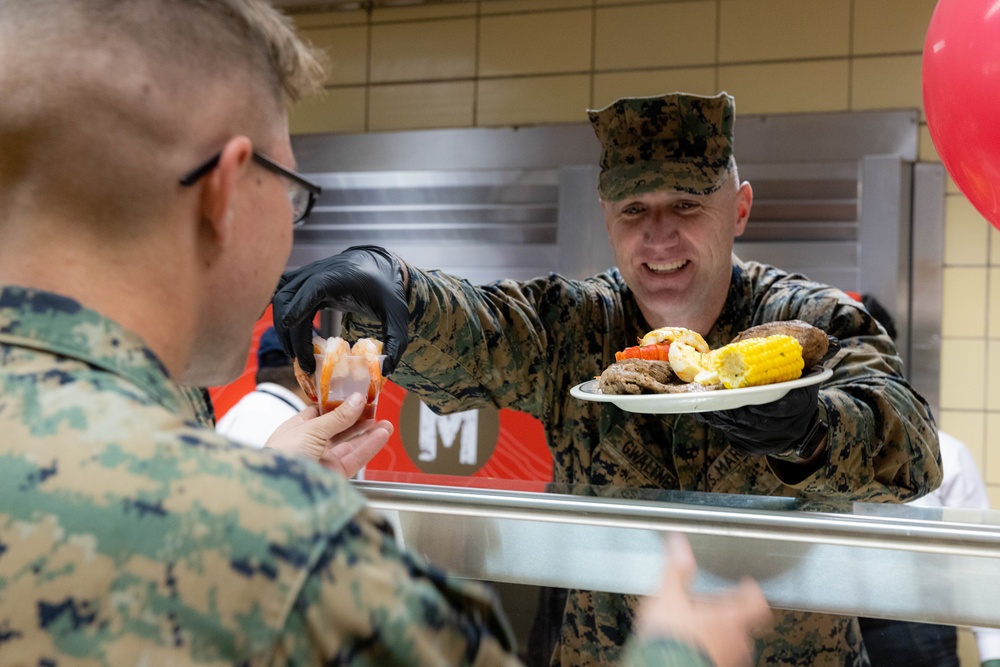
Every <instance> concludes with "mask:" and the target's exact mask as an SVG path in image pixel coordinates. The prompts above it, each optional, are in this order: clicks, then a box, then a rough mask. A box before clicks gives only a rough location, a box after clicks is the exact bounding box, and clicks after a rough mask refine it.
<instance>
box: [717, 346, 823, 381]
mask: <svg viewBox="0 0 1000 667" xmlns="http://www.w3.org/2000/svg"><path fill="white" fill-rule="evenodd" d="M710 358H711V360H712V362H713V363H714V364H715V370H716V372H717V373H718V374H719V379H720V380H721V381H722V384H723V386H725V387H726V389H738V388H740V387H756V386H758V385H762V384H772V383H774V382H785V381H786V380H795V379H798V378H799V377H801V375H802V367H803V365H804V363H803V361H802V345H800V344H799V341H797V340H796V339H795V338H793V337H792V336H785V335H780V334H779V335H774V336H767V337H765V338H750V339H748V340H743V341H739V342H738V343H730V344H729V345H726V346H725V347H721V348H719V349H718V350H715V351H714V352H713V353H712V354H711V355H710Z"/></svg>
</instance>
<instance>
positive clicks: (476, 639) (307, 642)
mask: <svg viewBox="0 0 1000 667" xmlns="http://www.w3.org/2000/svg"><path fill="white" fill-rule="evenodd" d="M287 630H288V631H287V632H285V633H284V634H285V642H286V647H285V648H286V657H287V659H288V663H289V664H300V665H301V664H336V665H407V666H416V667H419V666H420V665H469V666H471V665H517V664H520V663H519V662H518V661H517V658H516V657H515V653H514V640H513V634H512V632H511V630H510V627H509V625H508V623H507V619H506V617H504V615H503V612H502V611H501V609H500V607H499V604H498V602H497V599H496V597H495V595H494V594H493V593H492V591H491V589H489V588H487V587H486V586H484V585H482V584H480V583H478V582H475V581H470V580H461V579H457V578H455V577H453V576H451V575H448V574H446V573H444V572H442V571H440V570H438V569H436V568H434V567H433V566H431V565H428V564H426V563H425V562H423V561H422V560H421V559H420V558H419V557H417V556H415V555H412V554H410V553H407V552H405V551H401V550H400V549H399V548H398V546H397V543H396V541H395V540H394V539H393V537H392V533H391V529H390V528H389V526H388V524H387V523H386V522H385V521H384V520H383V519H381V518H380V517H379V516H377V515H376V514H375V513H374V512H373V511H372V510H370V509H365V510H363V511H362V512H361V513H359V514H358V515H356V516H355V517H354V518H353V519H352V520H351V521H350V522H349V523H348V524H347V526H346V527H345V528H344V530H342V531H340V533H339V534H338V535H337V536H336V537H335V538H333V539H331V540H329V541H328V543H327V544H326V546H325V549H324V552H323V553H322V554H321V555H320V557H319V559H318V561H317V564H316V566H315V567H314V568H313V571H312V572H311V573H310V575H309V577H308V579H307V580H306V582H305V584H304V586H303V588H302V591H301V593H300V595H299V598H298V600H297V601H296V603H295V608H294V609H293V610H292V614H291V615H290V617H289V627H288V629H287ZM317 654H318V655H317Z"/></svg>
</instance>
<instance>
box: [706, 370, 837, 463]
mask: <svg viewBox="0 0 1000 667" xmlns="http://www.w3.org/2000/svg"><path fill="white" fill-rule="evenodd" d="M818 411H819V385H818V384H814V385H810V386H808V387H801V388H799V389H791V390H789V392H788V393H787V394H785V395H784V396H782V397H781V398H779V399H778V400H776V401H773V402H771V403H764V404H762V405H747V406H745V407H742V408H734V409H732V410H719V411H717V412H696V413H694V418H695V419H697V420H698V421H700V422H702V423H704V424H708V425H709V426H711V427H713V428H715V429H718V430H719V431H722V432H723V433H725V434H726V438H728V439H729V443H730V444H731V445H732V446H733V447H736V448H737V449H739V450H740V451H742V452H744V453H746V454H749V455H751V456H762V455H766V454H783V453H785V452H788V451H790V450H793V449H795V448H797V447H799V446H801V445H802V444H803V440H805V438H806V436H807V435H809V433H810V431H811V429H812V427H813V423H814V420H815V419H816V418H817V412H818Z"/></svg>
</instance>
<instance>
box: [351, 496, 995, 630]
mask: <svg viewBox="0 0 1000 667" xmlns="http://www.w3.org/2000/svg"><path fill="white" fill-rule="evenodd" d="M355 485H356V486H357V487H358V488H359V490H360V491H362V493H364V494H365V495H366V496H367V498H368V500H369V502H370V504H371V505H372V506H373V507H374V508H375V509H377V510H379V511H381V512H383V513H384V514H385V515H386V516H387V517H388V518H389V519H390V521H391V522H393V523H394V524H395V527H396V531H397V535H398V536H400V538H401V541H402V543H403V544H404V545H405V547H406V548H408V549H411V550H415V551H417V552H420V553H422V554H423V555H424V556H425V557H427V558H428V559H430V560H431V561H432V562H434V563H435V564H437V565H439V566H442V567H446V568H448V569H450V570H452V571H454V572H457V573H459V574H460V575H462V576H466V577H470V578H475V579H483V580H489V581H499V582H513V583H521V584H533V585H546V586H556V587H562V588H580V589H585V590H603V591H608V592H615V593H630V594H645V593H649V592H651V591H652V590H654V589H655V588H656V585H657V583H658V579H659V575H660V572H661V568H662V566H663V555H662V539H663V537H664V535H665V534H666V533H668V532H682V533H685V534H687V535H688V536H689V538H690V539H691V543H692V547H693V549H694V551H695V556H696V558H697V560H698V564H699V569H700V573H699V576H698V579H697V580H696V582H695V589H696V590H699V591H702V592H711V591H715V590H719V589H723V588H728V587H730V586H733V585H735V584H736V583H737V582H738V581H739V579H740V578H741V577H743V576H751V577H753V578H755V579H756V580H757V581H758V582H759V583H760V585H761V588H762V589H763V591H764V595H765V597H766V598H767V599H768V602H769V604H771V605H772V606H774V607H778V608H786V609H797V610H802V611H816V612H825V613H834V614H847V615H864V616H872V617H882V618H900V619H904V620H912V621H921V622H933V623H945V624H949V625H982V626H990V625H993V626H1000V610H998V609H997V608H996V604H995V601H996V600H997V599H1000V597H998V596H1000V518H998V517H1000V512H971V511H970V512H967V513H966V514H965V515H964V519H965V521H966V523H956V522H949V521H945V519H946V518H949V517H948V516H947V514H946V513H945V512H943V511H942V510H940V509H934V508H915V507H907V506H886V505H873V504H866V503H856V504H847V505H844V506H841V507H839V508H835V509H836V510H839V511H843V512H845V513H844V514H837V513H833V511H830V512H823V511H819V512H811V511H803V510H801V509H795V507H797V505H796V503H795V501H794V500H792V499H790V498H763V497H762V498H757V497H751V496H723V497H719V496H714V497H713V496H712V494H691V493H685V492H663V493H661V494H656V495H658V496H659V498H657V499H648V497H644V498H638V499H627V498H614V497H612V498H604V497H584V496H579V495H557V494H534V493H523V492H513V491H496V490H483V489H458V488H447V487H422V486H416V485H406V484H388V483H375V482H356V483H355ZM609 491H610V492H612V493H618V494H623V493H628V492H629V491H636V490H626V489H611V490H609ZM591 492H592V493H594V492H596V493H601V492H602V491H601V490H600V489H592V491H591ZM636 493H637V494H642V493H643V492H639V491H636ZM685 496H691V497H694V496H698V497H695V498H694V500H693V502H684V500H685ZM709 497H711V500H714V501H715V502H717V503H718V504H717V505H711V504H709V502H711V500H709ZM783 506H784V507H783ZM736 554H738V556H739V557H738V558H734V555H736Z"/></svg>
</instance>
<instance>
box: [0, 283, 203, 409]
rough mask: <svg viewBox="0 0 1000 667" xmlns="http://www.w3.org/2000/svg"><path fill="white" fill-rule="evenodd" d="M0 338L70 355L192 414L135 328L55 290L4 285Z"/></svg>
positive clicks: (0, 295)
mask: <svg viewBox="0 0 1000 667" xmlns="http://www.w3.org/2000/svg"><path fill="white" fill-rule="evenodd" d="M0 343H4V344H7V345H13V346H18V347H26V348H31V349H34V350H38V351H40V352H48V353H50V354H53V355H57V356H61V357H68V358H71V359H76V360H78V361H82V362H84V363H86V364H89V365H91V366H94V367H96V368H100V369H102V370H105V371H108V372H109V373H113V374H115V375H118V376H120V377H122V378H124V379H126V380H128V381H129V382H131V383H132V384H134V385H135V386H137V387H139V388H141V389H142V390H144V391H145V392H146V393H147V394H148V395H149V396H150V397H151V398H152V399H154V400H155V401H156V402H157V403H159V404H161V405H163V407H165V408H167V409H168V410H170V411H171V412H174V413H179V414H183V415H184V416H185V417H186V418H188V419H194V410H193V407H192V406H191V405H190V402H189V401H188V400H186V399H185V398H184V394H183V392H182V390H181V388H180V386H179V385H178V384H177V383H175V382H174V381H172V380H171V379H170V376H169V374H168V373H167V369H166V367H165V366H164V365H163V362H162V361H161V360H160V358H159V357H157V356H156V354H155V353H154V352H153V351H152V350H150V349H149V348H148V347H147V346H146V344H145V343H144V342H143V340H142V339H141V338H140V337H139V335H138V334H136V333H135V332H133V331H129V330H128V329H125V328H124V327H122V326H121V325H120V324H118V323H117V322H115V321H113V320H111V319H108V318H107V317H105V316H104V315H101V314H100V313H98V312H96V311H94V310H91V309H89V308H87V307H85V306H83V305H82V304H80V303H79V302H78V301H76V300H74V299H71V298H69V297H65V296H62V295H59V294H55V293H53V292H46V291H43V290H36V289H30V288H25V287H18V286H12V285H4V286H2V287H0Z"/></svg>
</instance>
